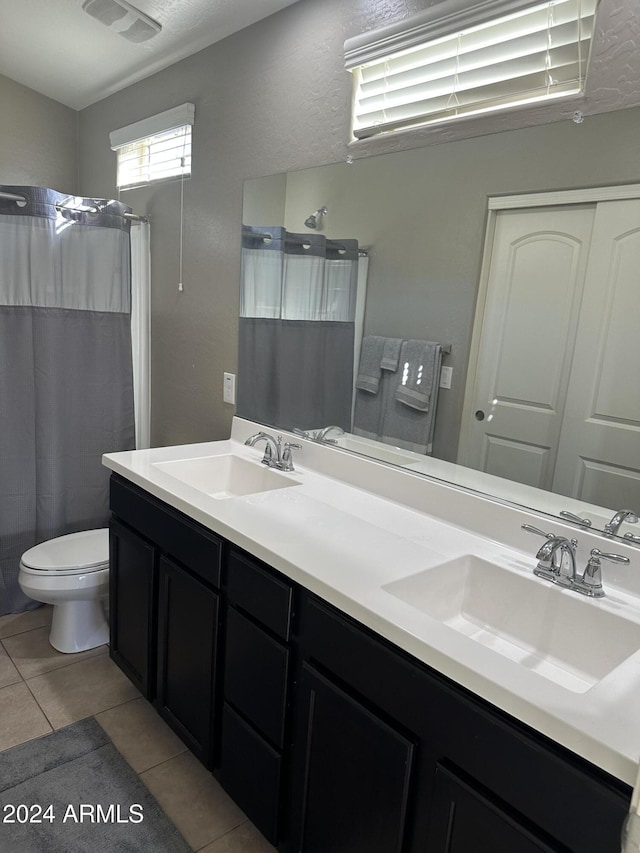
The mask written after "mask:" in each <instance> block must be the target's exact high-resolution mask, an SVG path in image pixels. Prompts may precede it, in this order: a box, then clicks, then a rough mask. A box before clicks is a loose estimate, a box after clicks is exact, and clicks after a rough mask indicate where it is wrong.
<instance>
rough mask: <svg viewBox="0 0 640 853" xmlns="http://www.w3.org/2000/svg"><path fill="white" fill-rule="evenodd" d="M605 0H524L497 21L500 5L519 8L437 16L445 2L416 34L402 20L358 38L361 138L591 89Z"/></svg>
mask: <svg viewBox="0 0 640 853" xmlns="http://www.w3.org/2000/svg"><path fill="white" fill-rule="evenodd" d="M597 3H598V0H551V2H550V0H544V2H540V0H538V2H536V3H532V2H530V0H529V2H526V3H523V2H522V0H520V2H518V0H514V2H512V3H511V4H510V5H511V6H512V7H514V6H515V7H516V10H515V11H511V12H509V13H507V14H501V15H500V16H499V17H493V18H491V19H489V20H487V19H486V15H487V13H488V12H490V11H491V10H492V9H493V10H494V11H495V9H501V10H503V11H504V9H505V8H506V7H508V6H509V3H508V2H506V0H496V2H493V3H492V2H485V3H481V4H480V5H479V7H472V8H471V9H470V10H468V11H469V14H468V15H467V16H466V17H467V18H468V19H469V23H468V24H467V25H465V21H464V17H463V15H462V14H461V13H458V14H455V15H451V16H450V18H451V20H450V21H447V20H444V21H437V20H436V21H434V20H433V15H434V10H435V11H436V12H437V10H438V9H441V8H442V9H446V7H447V3H443V4H438V5H437V6H435V7H433V8H432V10H430V14H431V18H432V19H431V20H428V21H425V22H424V23H422V24H420V25H418V26H413V27H408V28H407V30H406V36H404V35H403V33H402V32H400V31H398V29H397V28H396V30H395V31H394V32H393V33H392V34H391V35H390V34H389V33H388V32H385V33H383V34H382V36H381V37H379V38H377V39H375V38H374V39H372V40H370V41H369V42H367V40H366V37H359V38H356V39H350V40H349V41H347V43H346V45H345V56H346V66H347V68H348V69H349V70H350V71H351V72H352V73H353V76H354V87H355V91H354V102H353V103H354V106H353V134H354V136H355V137H356V138H359V139H362V138H366V137H370V136H374V135H376V134H380V133H385V132H389V131H393V130H400V129H405V128H409V127H415V126H420V125H426V124H430V123H435V122H442V121H448V120H451V119H453V118H456V117H460V116H468V115H473V114H477V113H481V112H487V111H490V110H498V109H506V108H508V107H513V106H516V105H521V104H525V103H533V102H536V101H541V100H545V99H551V98H558V97H563V96H568V95H576V94H578V93H581V92H582V91H583V90H584V83H585V77H586V70H587V63H588V57H589V48H590V44H591V38H592V34H593V29H594V23H595V12H596V7H597ZM460 5H461V4H460V3H458V6H460ZM523 7H524V8H523ZM478 8H480V13H479V14H478ZM474 11H475V13H476V14H475V16H474ZM452 26H453V29H451V27H452ZM445 30H446V31H445ZM408 45H409V46H408Z"/></svg>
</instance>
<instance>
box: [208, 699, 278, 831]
mask: <svg viewBox="0 0 640 853" xmlns="http://www.w3.org/2000/svg"><path fill="white" fill-rule="evenodd" d="M281 763H282V759H281V757H280V755H279V754H278V753H277V752H276V751H275V750H274V749H272V748H271V747H270V746H269V744H267V743H265V741H263V740H262V738H261V737H260V736H259V735H258V734H256V732H254V731H253V729H252V728H251V727H250V726H249V725H247V723H245V721H244V720H242V719H241V718H240V717H239V716H238V715H237V714H236V713H234V711H233V709H232V708H230V707H229V706H228V705H224V706H223V709H222V745H221V750H220V773H219V778H220V784H221V785H222V787H223V788H224V789H225V790H226V791H227V793H228V794H229V795H230V796H231V797H232V798H233V799H234V800H235V802H236V803H237V804H238V805H239V806H240V808H241V809H242V810H243V812H245V814H246V815H247V816H248V817H249V818H250V819H251V820H252V821H253V822H254V824H255V825H256V826H257V827H258V829H259V830H260V832H261V833H262V834H263V835H264V836H265V838H266V839H267V840H268V841H270V842H271V843H272V844H276V843H277V841H278V810H279V800H280V766H281Z"/></svg>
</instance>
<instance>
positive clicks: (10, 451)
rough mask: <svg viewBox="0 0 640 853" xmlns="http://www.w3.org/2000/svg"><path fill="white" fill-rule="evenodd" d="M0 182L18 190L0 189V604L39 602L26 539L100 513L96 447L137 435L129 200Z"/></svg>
mask: <svg viewBox="0 0 640 853" xmlns="http://www.w3.org/2000/svg"><path fill="white" fill-rule="evenodd" d="M0 191H2V192H5V193H14V194H16V195H20V196H22V197H24V198H25V199H26V204H25V205H18V204H16V202H15V201H7V200H4V201H3V200H2V199H1V198H0V615H1V614H4V613H16V612H20V611H21V610H25V609H29V608H30V607H32V606H35V605H33V603H32V602H31V601H30V599H28V598H26V597H25V596H24V594H23V593H22V591H21V590H20V588H19V586H18V582H17V577H18V567H19V560H20V556H21V555H22V553H23V552H24V551H25V550H27V549H28V548H30V547H32V546H33V545H35V544H37V543H38V542H41V541H44V540H45V539H49V538H51V537H53V536H59V535H62V534H64V533H72V532H75V531H78V530H84V529H89V528H94V527H101V526H104V525H105V524H106V523H107V521H108V471H107V470H106V469H105V468H104V467H103V466H102V464H101V457H102V454H103V453H106V452H109V451H116V450H125V449H131V448H133V447H134V438H135V437H134V416H133V379H132V363H131V325H130V321H131V296H130V276H131V272H130V243H129V228H130V224H129V222H128V221H127V220H126V219H124V217H123V213H124V212H125V211H126V210H128V208H126V207H124V205H121V204H120V203H119V202H115V201H103V200H99V199H81V198H74V197H69V196H65V195H63V194H62V193H58V192H54V191H53V190H48V189H42V188H37V187H16V186H12V187H8V186H0ZM89 209H91V211H92V212H87V211H88V210H89ZM96 211H98V212H96Z"/></svg>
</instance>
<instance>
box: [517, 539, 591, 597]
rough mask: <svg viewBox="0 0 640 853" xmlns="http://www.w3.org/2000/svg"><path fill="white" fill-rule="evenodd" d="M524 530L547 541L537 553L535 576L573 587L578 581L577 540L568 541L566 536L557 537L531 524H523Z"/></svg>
mask: <svg viewBox="0 0 640 853" xmlns="http://www.w3.org/2000/svg"><path fill="white" fill-rule="evenodd" d="M522 529H523V530H526V531H527V532H528V533H535V534H537V535H538V536H544V538H545V539H546V540H547V541H546V542H545V543H544V544H543V545H541V546H540V548H539V549H538V552H537V553H536V560H537V561H538V565H537V566H536V567H535V569H534V570H533V573H534V575H537V576H538V577H540V578H544V579H545V580H548V581H552V582H553V583H557V584H559V585H560V586H565V587H571V586H573V583H574V581H575V579H576V548H577V547H578V540H577V539H567V537H566V536H555V535H554V534H553V533H545V532H544V531H543V530H538V528H537V527H533V526H532V525H531V524H523V525H522Z"/></svg>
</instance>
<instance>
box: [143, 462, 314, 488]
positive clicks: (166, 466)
mask: <svg viewBox="0 0 640 853" xmlns="http://www.w3.org/2000/svg"><path fill="white" fill-rule="evenodd" d="M153 467H154V468H157V469H158V470H159V471H163V472H164V473H165V474H169V475H170V476H171V477H175V478H176V480H180V481H181V482H183V483H186V484H187V485H188V486H191V487H192V488H194V489H198V491H200V492H204V493H205V494H206V495H208V496H209V497H211V498H217V499H223V498H236V497H241V496H242V495H254V494H257V493H258V492H267V491H271V490H272V489H286V488H288V487H289V486H298V485H300V484H299V481H297V480H294V479H293V478H291V477H290V476H288V475H286V474H282V473H280V472H279V471H274V470H273V468H268V467H267V466H266V465H262V464H261V463H260V462H257V461H256V462H253V461H251V460H250V459H243V458H242V457H241V456H236V455H235V454H233V453H225V454H223V455H220V456H200V457H197V458H195V459H177V460H174V461H171V462H154V463H153Z"/></svg>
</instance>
